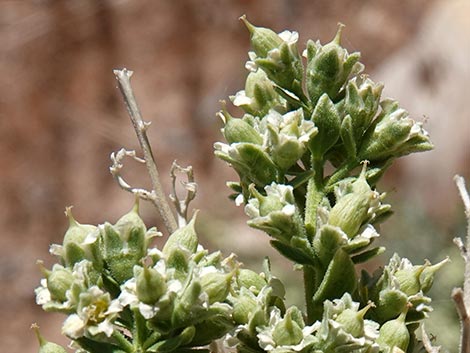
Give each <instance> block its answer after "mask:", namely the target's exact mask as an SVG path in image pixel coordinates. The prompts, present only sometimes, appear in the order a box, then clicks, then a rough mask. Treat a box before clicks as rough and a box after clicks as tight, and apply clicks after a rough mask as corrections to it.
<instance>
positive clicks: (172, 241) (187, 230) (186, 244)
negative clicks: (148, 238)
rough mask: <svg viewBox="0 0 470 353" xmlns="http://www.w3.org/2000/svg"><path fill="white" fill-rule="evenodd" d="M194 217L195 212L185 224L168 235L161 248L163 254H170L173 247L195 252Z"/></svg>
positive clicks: (191, 252)
mask: <svg viewBox="0 0 470 353" xmlns="http://www.w3.org/2000/svg"><path fill="white" fill-rule="evenodd" d="M196 218H197V212H196V213H195V214H194V216H193V218H192V219H191V221H190V222H189V223H188V224H187V225H185V226H184V227H181V228H179V229H177V230H176V231H175V232H174V233H173V234H171V235H170V237H169V238H168V240H167V241H166V243H165V246H164V247H163V250H162V252H163V253H164V254H165V255H167V256H168V255H170V253H171V252H172V251H173V249H175V248H183V249H185V250H186V251H188V252H189V253H190V254H194V253H195V252H196V250H197V246H198V244H199V241H198V238H197V234H196V229H195V228H194V226H195V223H196Z"/></svg>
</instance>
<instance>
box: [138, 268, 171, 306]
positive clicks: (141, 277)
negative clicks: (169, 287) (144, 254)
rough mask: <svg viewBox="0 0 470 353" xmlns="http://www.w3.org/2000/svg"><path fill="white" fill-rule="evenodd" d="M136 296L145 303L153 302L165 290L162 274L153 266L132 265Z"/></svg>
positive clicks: (150, 303)
mask: <svg viewBox="0 0 470 353" xmlns="http://www.w3.org/2000/svg"><path fill="white" fill-rule="evenodd" d="M134 276H135V277H136V292H137V298H139V300H140V301H141V302H143V303H145V304H149V305H152V304H155V303H156V302H157V301H158V299H160V297H161V296H162V295H163V294H164V293H165V291H166V283H165V279H164V278H163V276H162V275H161V274H160V273H159V272H158V271H157V270H155V269H153V268H147V267H146V266H144V268H143V269H142V268H140V267H137V266H136V267H134Z"/></svg>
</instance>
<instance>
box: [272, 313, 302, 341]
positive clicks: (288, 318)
mask: <svg viewBox="0 0 470 353" xmlns="http://www.w3.org/2000/svg"><path fill="white" fill-rule="evenodd" d="M302 339H303V333H302V328H301V327H300V326H299V324H298V323H297V322H296V321H294V320H293V319H292V308H289V309H288V310H287V312H286V314H285V315H284V318H283V319H282V320H281V321H279V322H278V323H277V324H276V326H275V327H274V330H273V340H274V342H275V343H276V345H277V346H284V345H285V346H289V345H296V344H299V343H300V342H301V341H302Z"/></svg>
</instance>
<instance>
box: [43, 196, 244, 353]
mask: <svg viewBox="0 0 470 353" xmlns="http://www.w3.org/2000/svg"><path fill="white" fill-rule="evenodd" d="M67 215H68V217H69V219H70V227H69V229H68V230H67V232H66V234H65V237H64V242H63V244H62V245H53V246H51V252H52V253H53V254H55V255H57V256H58V258H59V262H60V263H57V264H55V265H54V266H53V267H52V270H47V269H45V268H43V267H42V271H43V273H44V276H45V278H44V279H42V280H41V286H40V287H39V288H37V289H36V301H37V303H38V304H39V305H42V307H43V309H44V310H46V311H56V312H61V313H64V314H66V315H67V318H66V320H65V321H64V324H63V327H62V331H63V334H65V335H66V336H67V337H69V338H70V339H72V341H73V342H74V345H75V346H76V347H77V352H89V353H102V352H149V353H150V352H171V351H175V350H179V349H182V347H184V349H185V350H186V351H188V352H189V351H191V349H192V348H197V347H201V346H204V345H207V344H209V343H211V342H212V341H213V340H216V339H219V338H220V337H222V336H224V335H225V334H226V333H227V332H228V331H229V330H231V329H232V328H233V327H234V325H235V324H234V323H233V320H232V311H233V307H232V304H231V302H230V301H229V299H228V296H229V294H230V293H231V292H235V290H238V289H237V288H238V286H239V285H238V284H237V277H238V272H239V271H240V270H239V268H238V267H239V264H238V262H237V261H236V260H235V256H234V255H231V256H229V257H227V258H223V257H222V255H221V253H220V252H214V253H209V252H208V251H207V250H205V249H204V248H203V247H202V246H201V245H200V244H199V242H198V238H197V235H196V231H195V228H194V223H195V217H193V219H192V220H191V221H190V222H189V223H188V224H187V225H186V226H184V227H181V228H179V229H178V230H176V231H175V232H174V233H173V234H171V236H170V237H169V238H168V240H167V242H166V243H165V245H164V247H163V249H162V250H159V249H158V248H156V247H152V246H150V243H151V240H152V239H153V238H154V237H155V236H157V235H159V233H158V232H157V231H156V230H155V228H151V229H148V230H147V229H146V227H145V225H144V223H143V221H142V220H141V218H140V217H139V215H138V205H137V203H136V205H135V206H134V208H133V209H132V210H131V211H130V212H129V213H128V214H126V215H125V216H123V217H122V218H121V219H119V220H118V221H117V223H116V224H110V223H104V224H102V225H99V226H97V227H95V226H92V225H82V224H79V223H78V222H77V221H75V219H74V218H73V217H72V214H71V211H70V209H67ZM54 347H55V346H54ZM51 352H52V351H51ZM44 353H50V352H48V351H47V352H46V351H45V352H44Z"/></svg>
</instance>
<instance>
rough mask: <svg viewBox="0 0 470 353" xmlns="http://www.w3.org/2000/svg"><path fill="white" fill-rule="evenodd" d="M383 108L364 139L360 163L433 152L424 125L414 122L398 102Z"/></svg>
mask: <svg viewBox="0 0 470 353" xmlns="http://www.w3.org/2000/svg"><path fill="white" fill-rule="evenodd" d="M381 106H382V113H381V114H380V115H379V116H378V117H377V118H376V119H375V120H374V122H373V123H372V125H371V126H370V127H369V129H368V130H367V132H366V134H365V136H364V140H363V142H362V145H361V149H360V151H359V153H358V154H359V158H360V159H366V160H369V161H382V160H385V159H387V158H390V157H395V158H396V157H401V156H403V155H406V154H409V153H413V152H421V151H427V150H430V149H432V147H433V146H432V144H431V142H430V141H429V138H428V133H427V132H426V131H425V130H424V129H423V128H422V124H421V123H417V122H415V121H414V120H412V119H411V118H410V117H409V115H408V112H407V111H406V110H404V109H401V108H399V106H398V103H397V102H396V101H393V100H384V101H383V102H382V103H381Z"/></svg>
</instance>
